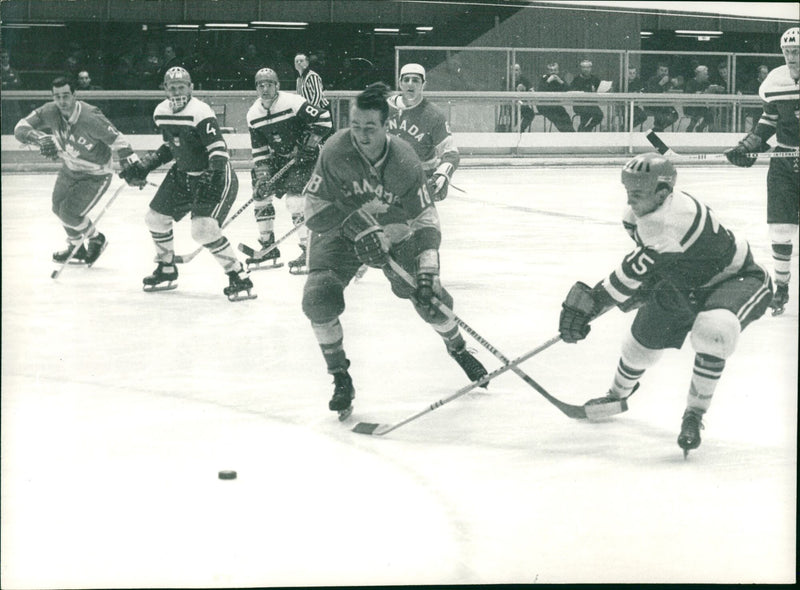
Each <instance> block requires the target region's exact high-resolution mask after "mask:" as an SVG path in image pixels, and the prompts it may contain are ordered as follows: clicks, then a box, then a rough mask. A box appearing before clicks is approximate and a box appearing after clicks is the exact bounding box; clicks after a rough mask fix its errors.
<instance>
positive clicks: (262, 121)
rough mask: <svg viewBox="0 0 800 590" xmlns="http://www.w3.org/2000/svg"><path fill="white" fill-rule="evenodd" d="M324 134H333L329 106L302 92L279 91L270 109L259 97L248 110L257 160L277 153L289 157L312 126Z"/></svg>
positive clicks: (249, 126)
mask: <svg viewBox="0 0 800 590" xmlns="http://www.w3.org/2000/svg"><path fill="white" fill-rule="evenodd" d="M312 127H313V128H315V131H316V132H317V133H319V135H322V136H323V137H325V136H327V135H329V134H330V132H331V129H332V126H331V115H330V112H328V111H327V110H325V109H321V108H319V107H315V106H313V105H311V104H309V103H308V102H307V101H306V100H305V99H304V98H303V97H302V96H298V95H297V94H287V93H285V92H278V96H277V98H276V99H275V101H274V102H273V103H272V105H271V106H270V108H269V109H266V108H264V105H262V104H261V99H256V101H255V102H254V103H253V105H252V106H251V107H250V109H249V110H248V111H247V128H248V129H249V130H250V145H251V147H252V149H253V164H255V165H256V166H258V165H259V164H260V163H262V162H264V161H266V160H268V159H270V158H271V157H272V156H273V155H276V156H278V157H281V158H289V157H290V156H292V155H293V152H294V149H295V147H297V146H299V145H300V144H301V143H302V142H303V139H304V136H305V134H306V132H307V131H308V130H309V129H310V128H312Z"/></svg>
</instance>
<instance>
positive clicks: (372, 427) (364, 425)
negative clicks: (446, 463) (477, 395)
mask: <svg viewBox="0 0 800 590" xmlns="http://www.w3.org/2000/svg"><path fill="white" fill-rule="evenodd" d="M559 340H561V336H553V337H552V338H551V339H550V340H548V341H547V342H545V343H543V344H540V345H539V346H537V347H536V348H534V349H533V350H530V351H528V352H526V353H525V354H523V355H522V356H520V357H517V358H515V359H514V360H513V361H509V362H508V363H507V364H505V365H503V366H502V367H500V368H499V369H496V370H494V371H492V372H491V373H488V374H486V375H484V376H483V377H481V378H480V379H478V380H477V381H474V382H473V383H470V384H469V385H465V386H464V387H462V388H461V389H459V390H458V391H456V392H455V393H453V394H451V395H449V396H447V397H445V398H442V399H440V400H439V401H437V402H434V403H432V404H431V405H430V406H428V407H427V408H425V409H424V410H422V411H421V412H417V413H416V414H414V415H412V416H409V417H408V418H405V419H403V420H400V421H399V422H395V423H394V424H377V423H373V422H359V423H358V424H356V425H355V426H354V427H353V428H352V431H353V432H357V433H359V434H371V435H373V436H383V435H384V434H387V433H389V432H391V431H392V430H395V429H397V428H400V427H401V426H403V425H405V424H408V423H409V422H411V421H412V420H416V419H417V418H419V417H421V416H424V415H425V414H428V413H430V412H432V411H433V410H435V409H436V408H440V407H442V406H443V405H445V404H447V403H449V402H451V401H453V400H454V399H457V398H459V397H461V396H462V395H464V394H465V393H469V392H470V391H472V390H473V389H476V388H478V387H482V386H484V385H486V384H487V383H489V381H491V380H492V379H494V378H495V377H498V376H500V375H502V374H503V373H505V372H506V371H513V370H515V369H516V367H517V365H519V364H520V363H523V362H525V361H526V360H528V359H529V358H531V357H534V356H536V355H537V354H539V353H540V352H542V351H543V350H545V349H546V348H549V347H551V346H552V345H553V344H555V343H556V342H558V341H559Z"/></svg>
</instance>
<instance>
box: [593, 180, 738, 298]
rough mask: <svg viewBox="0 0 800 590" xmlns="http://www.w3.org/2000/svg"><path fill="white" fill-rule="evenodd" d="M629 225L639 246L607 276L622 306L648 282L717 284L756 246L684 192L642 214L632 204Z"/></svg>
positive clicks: (606, 284) (687, 286)
mask: <svg viewBox="0 0 800 590" xmlns="http://www.w3.org/2000/svg"><path fill="white" fill-rule="evenodd" d="M623 225H624V226H625V229H626V230H627V231H628V233H629V234H630V235H631V237H632V238H633V240H634V241H635V242H636V244H637V248H636V249H635V250H633V252H631V253H629V254H628V255H627V256H626V257H625V259H624V260H623V261H622V263H621V264H620V265H619V267H617V269H616V270H614V272H612V273H611V274H610V275H609V276H608V277H607V278H606V279H605V280H603V288H604V289H605V290H606V291H607V292H608V293H609V295H611V297H612V299H614V301H615V302H616V303H617V305H622V304H624V303H625V302H626V301H628V299H630V298H631V297H632V296H633V295H634V294H635V293H636V291H637V290H638V289H639V288H640V287H641V286H642V284H643V283H644V282H647V283H648V284H650V285H652V284H655V283H656V282H658V281H661V280H667V281H669V282H670V283H671V284H672V285H673V286H674V287H675V288H676V289H677V290H679V291H683V292H688V291H691V290H692V289H696V288H698V287H703V286H708V285H713V284H716V283H718V282H720V281H722V280H724V279H726V278H728V277H730V276H733V275H735V274H736V273H737V272H738V271H739V270H740V269H741V268H742V265H743V264H744V263H745V260H746V258H747V254H748V252H749V248H750V247H749V245H748V243H747V241H746V240H743V239H740V238H737V237H736V236H735V235H734V234H733V233H732V232H731V231H729V230H728V229H726V228H725V227H724V226H723V225H721V224H720V223H719V221H718V220H717V219H716V216H715V215H714V213H713V211H712V210H711V209H710V208H709V207H707V206H706V205H704V204H703V203H701V202H700V201H698V200H697V199H695V198H694V197H692V196H691V195H689V194H687V193H684V192H677V193H673V194H671V195H670V196H668V197H667V198H666V200H665V201H664V203H663V204H662V205H661V207H659V208H658V209H656V210H655V211H653V212H652V213H648V214H647V215H643V216H641V217H637V216H636V215H635V214H634V213H633V211H632V210H631V209H630V208H628V209H627V211H626V213H625V216H624V218H623Z"/></svg>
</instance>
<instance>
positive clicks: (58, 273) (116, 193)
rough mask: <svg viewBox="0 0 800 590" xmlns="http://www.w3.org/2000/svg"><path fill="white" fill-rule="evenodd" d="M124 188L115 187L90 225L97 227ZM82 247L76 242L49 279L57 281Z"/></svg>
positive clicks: (123, 185)
mask: <svg viewBox="0 0 800 590" xmlns="http://www.w3.org/2000/svg"><path fill="white" fill-rule="evenodd" d="M126 186H128V185H127V184H121V185H119V186H118V187H117V190H116V191H114V194H113V195H111V198H110V199H109V200H108V202H107V203H106V204H105V206H104V207H103V208H102V209H101V210H100V213H98V214H97V217H95V218H94V221H93V222H92V225H95V226H97V222H98V221H100V219H101V218H102V217H103V215H105V213H106V211H108V208H109V207H110V206H111V203H113V202H114V201H115V200H116V198H117V197H118V196H119V194H120V193H121V192H122V189H124V188H125V187H126ZM82 245H83V240H81V241H80V242H78V243H77V244H75V245H74V246H73V247H72V251H71V252H70V253H69V256H67V259H66V260H65V261H64V262H62V263H61V266H60V267H59V268H57V269H56V270H54V271H53V272H52V273H51V274H50V278H51V279H57V278H58V277H60V276H61V273H62V272H64V269H65V268H66V267H67V265H68V264H69V261H70V260H72V258H73V257H74V256H75V253H76V252H77V251H78V249H79V248H80V247H81V246H82Z"/></svg>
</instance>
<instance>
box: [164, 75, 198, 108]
mask: <svg viewBox="0 0 800 590" xmlns="http://www.w3.org/2000/svg"><path fill="white" fill-rule="evenodd" d="M173 84H174V85H175V86H177V87H178V88H176V89H175V91H171V90H170V86H172V85H173ZM181 86H185V87H186V90H184V89H183V88H181ZM192 88H193V86H192V77H191V76H190V75H189V72H187V71H186V70H185V69H183V68H181V67H178V66H176V67H174V68H170V69H168V70H167V72H166V73H165V74H164V90H165V91H166V92H167V98H168V99H169V104H170V106H171V107H172V112H173V113H177V112H178V111H180V110H181V109H183V107H185V106H186V103H188V102H189V99H190V98H192Z"/></svg>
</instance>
